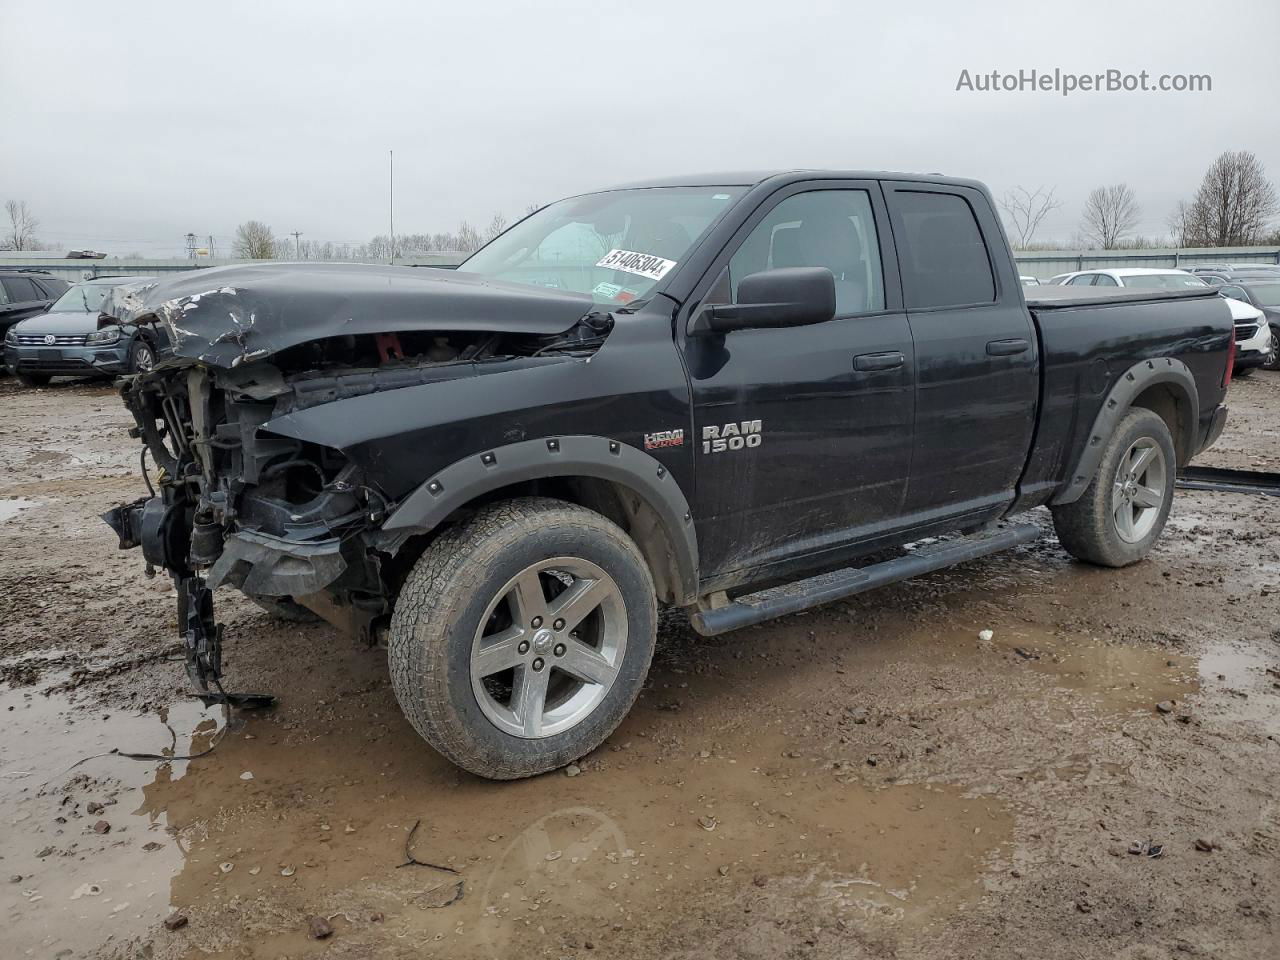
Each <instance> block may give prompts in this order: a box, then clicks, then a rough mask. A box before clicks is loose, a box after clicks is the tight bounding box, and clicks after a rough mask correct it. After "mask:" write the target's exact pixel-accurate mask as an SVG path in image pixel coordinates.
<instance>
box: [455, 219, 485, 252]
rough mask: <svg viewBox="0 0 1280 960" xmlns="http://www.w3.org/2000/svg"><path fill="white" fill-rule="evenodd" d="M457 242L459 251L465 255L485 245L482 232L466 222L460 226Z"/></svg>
mask: <svg viewBox="0 0 1280 960" xmlns="http://www.w3.org/2000/svg"><path fill="white" fill-rule="evenodd" d="M457 240H458V250H460V251H462V252H463V253H470V252H471V251H473V250H479V249H480V247H481V246H483V245H484V238H483V237H482V236H481V235H480V231H479V230H477V229H476V228H475V227H473V226H472V225H471V224H469V223H467V221H465V220H463V221H462V223H460V224H459V225H458V237H457Z"/></svg>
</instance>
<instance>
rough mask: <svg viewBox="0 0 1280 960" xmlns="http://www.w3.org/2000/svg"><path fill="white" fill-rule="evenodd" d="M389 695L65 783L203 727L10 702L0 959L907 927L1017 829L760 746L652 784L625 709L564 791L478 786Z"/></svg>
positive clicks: (187, 720)
mask: <svg viewBox="0 0 1280 960" xmlns="http://www.w3.org/2000/svg"><path fill="white" fill-rule="evenodd" d="M385 697H386V695H385V690H384V689H379V690H378V691H377V692H370V693H368V694H366V695H365V697H364V698H363V699H364V700H365V702H363V703H362V704H360V705H359V706H355V705H354V704H353V705H351V706H353V707H354V709H352V710H351V714H352V716H351V720H357V719H361V718H363V720H364V721H365V722H364V723H359V722H342V723H337V724H335V725H333V726H331V727H329V728H328V729H324V730H323V731H319V730H316V729H314V728H313V727H312V726H311V725H310V724H309V723H306V722H304V721H302V720H301V719H300V718H298V717H295V716H293V715H291V713H290V711H289V710H288V708H287V707H285V708H282V709H280V710H279V711H277V712H276V713H274V714H272V715H263V716H252V715H243V716H242V718H239V719H237V720H236V721H235V724H236V726H235V727H234V728H233V729H232V730H230V731H228V732H227V733H226V735H225V736H224V737H222V738H221V739H220V740H219V742H218V743H217V746H216V748H215V750H214V752H213V753H212V754H211V755H209V756H207V757H205V758H202V759H198V760H194V761H191V762H184V761H174V762H172V763H156V762H151V763H143V762H133V761H129V760H125V759H123V758H120V757H115V756H105V757H98V758H96V759H94V760H91V761H89V762H87V763H84V764H81V765H80V766H78V767H76V768H75V769H73V770H70V771H69V772H66V771H67V768H68V767H70V766H71V765H72V764H73V763H75V761H76V760H78V759H80V758H81V757H83V756H88V755H94V754H100V753H106V752H108V751H110V750H112V749H113V748H115V749H123V750H128V751H146V752H160V751H162V750H165V749H168V750H172V751H177V752H179V753H185V752H192V751H198V750H199V749H202V748H204V747H205V746H207V745H208V744H209V743H210V742H211V739H212V738H214V737H217V736H218V733H217V732H215V728H216V727H217V726H218V724H219V722H220V713H219V712H218V711H206V710H205V709H204V708H203V707H201V706H200V705H199V704H198V703H196V702H179V703H175V704H174V705H173V706H172V707H171V708H170V709H169V710H168V711H167V713H166V714H162V715H155V714H153V715H149V716H128V715H120V714H115V713H109V714H98V715H89V714H87V713H86V712H85V709H84V708H70V707H69V705H68V703H67V702H66V701H65V700H62V699H59V698H57V697H48V698H46V697H43V696H41V695H39V694H35V695H30V694H24V693H21V692H13V693H6V694H4V695H3V700H0V710H3V715H4V717H5V719H6V722H7V724H8V731H9V732H8V733H7V735H6V741H5V746H4V748H3V751H2V752H0V811H2V814H0V815H2V816H3V821H4V823H5V824H6V827H5V836H4V839H3V842H2V843H0V847H2V848H3V849H2V851H0V852H2V853H3V857H4V860H3V868H2V869H3V871H4V872H5V873H6V874H8V875H17V876H20V877H21V880H20V881H18V882H14V883H9V884H6V885H5V887H4V888H3V890H2V892H0V898H2V900H3V904H4V906H3V912H2V914H0V915H2V916H3V917H4V919H5V923H6V926H7V933H8V942H9V943H10V944H17V945H21V948H22V951H23V952H24V953H27V952H29V953H30V955H33V956H35V955H39V956H53V955H55V954H56V953H57V952H58V951H59V950H63V949H71V950H73V951H74V952H75V953H76V955H79V954H81V953H82V952H85V951H88V950H89V949H90V948H91V947H98V948H101V947H102V945H103V944H104V943H105V944H107V945H108V946H113V945H114V948H115V949H117V950H120V949H122V948H124V947H125V946H126V945H129V946H136V945H137V943H140V942H145V941H148V940H152V939H154V940H155V941H156V943H155V948H156V949H158V950H160V949H162V948H163V949H162V953H161V954H160V955H184V954H186V953H188V952H192V951H198V952H201V953H203V952H208V951H212V952H213V953H215V954H219V953H222V952H225V951H231V950H233V949H234V948H236V945H237V944H239V943H242V942H252V943H253V944H254V945H255V949H257V950H262V951H264V953H263V955H267V956H275V955H277V954H285V955H289V956H299V955H307V954H308V953H309V952H312V951H319V950H321V949H323V944H322V943H319V942H317V941H315V940H313V939H311V938H310V936H309V934H308V918H309V917H312V916H315V915H320V916H324V917H326V918H328V919H329V922H330V923H332V925H333V926H334V927H335V928H336V934H335V936H337V937H340V938H342V939H343V941H344V942H362V941H368V942H369V943H374V942H375V941H376V942H381V943H387V942H390V943H397V944H402V945H404V946H406V947H412V948H413V949H414V950H417V951H421V952H422V953H423V954H425V955H439V956H493V957H504V956H508V955H509V951H511V950H514V949H516V948H518V947H520V946H521V945H530V944H541V945H545V946H547V947H551V946H553V945H556V944H562V943H565V942H568V940H569V939H572V938H576V940H577V941H578V942H582V941H585V940H591V941H594V942H595V943H597V944H601V945H606V944H608V943H609V941H610V940H611V938H613V937H615V936H618V935H619V933H618V931H622V930H628V931H629V932H631V933H634V929H635V927H636V925H637V924H638V923H647V922H654V921H656V920H660V918H661V917H662V915H663V913H662V912H663V911H664V910H671V911H673V912H677V911H678V910H679V909H680V908H681V906H682V905H684V904H686V903H687V902H688V901H689V900H690V899H705V900H707V902H708V903H711V902H735V901H738V900H743V901H744V902H745V901H747V900H749V898H750V897H752V896H765V895H777V894H780V893H785V894H786V895H795V896H807V897H811V898H815V899H816V901H817V902H820V903H821V904H822V905H823V907H824V909H828V910H830V911H831V912H832V914H833V915H835V916H836V917H842V918H846V919H849V920H851V921H853V920H856V921H857V922H859V923H865V922H867V921H871V922H881V923H884V924H889V925H894V926H896V927H899V928H901V927H903V926H906V927H908V928H910V927H913V926H915V925H918V924H922V923H924V922H926V921H927V920H929V919H930V918H932V917H934V916H936V915H939V914H946V913H950V912H953V911H955V910H956V909H959V908H961V907H963V906H965V905H967V904H969V903H972V902H975V901H976V900H977V899H978V897H979V896H980V895H981V893H982V890H983V887H982V884H981V877H982V873H983V870H984V865H985V864H986V863H987V862H988V861H990V860H991V859H992V858H993V857H998V856H1002V855H1003V854H1004V853H1007V851H1004V850H1003V848H1004V847H1005V846H1007V844H1008V842H1009V837H1010V836H1011V832H1012V817H1011V815H1010V814H1009V812H1008V811H1007V810H1006V809H1005V807H1004V806H1003V805H1002V803H1001V802H1000V801H997V800H995V799H993V798H990V797H982V796H969V795H966V794H965V792H964V791H963V790H961V789H960V788H957V787H952V786H945V785H932V784H909V785H906V784H904V785H891V786H884V785H878V784H872V783H869V782H863V781H862V780H861V779H859V778H858V777H848V776H842V775H840V774H839V773H838V771H837V772H833V771H832V770H831V769H830V768H829V767H828V766H827V765H826V764H824V763H823V762H822V761H821V760H820V759H817V758H801V757H800V756H799V755H798V754H797V753H796V752H795V751H789V750H788V749H787V742H786V740H785V739H784V738H782V737H778V736H770V737H768V738H765V739H760V738H754V739H753V740H751V741H749V742H747V741H733V742H730V741H725V742H722V743H719V744H717V745H716V746H715V747H714V749H709V750H700V751H698V752H696V753H692V752H691V753H690V755H689V756H687V757H683V758H676V759H671V758H670V757H669V755H668V756H667V758H666V759H665V760H663V761H662V762H661V763H659V761H658V757H659V755H660V754H661V753H662V751H661V749H660V748H659V747H658V746H656V745H655V744H654V743H652V742H650V741H649V738H648V737H647V736H646V735H645V733H644V732H643V731H644V730H645V729H647V728H648V727H649V726H651V725H652V723H653V722H654V718H653V717H652V716H649V717H648V718H647V722H646V718H645V717H644V716H643V714H644V713H645V712H646V711H643V710H642V711H641V714H642V715H641V716H637V717H633V718H632V719H631V720H629V721H628V722H627V724H625V725H624V727H623V728H622V730H621V731H620V732H619V734H618V735H617V736H615V738H614V741H613V746H612V748H610V747H608V746H607V747H605V748H603V752H605V753H606V754H607V757H608V760H607V761H606V762H603V763H601V762H598V761H597V762H592V761H590V760H588V761H586V762H584V765H583V766H584V769H583V772H582V773H581V774H580V775H578V776H575V777H569V776H566V775H564V774H563V773H560V774H552V775H548V776H545V777H540V778H537V779H534V780H529V781H522V782H518V783H511V784H494V783H488V782H484V781H479V780H476V779H474V778H471V777H469V776H466V775H462V774H460V773H458V772H457V771H456V770H455V769H454V768H452V767H451V766H449V765H448V764H447V763H445V762H444V761H443V760H441V759H439V758H438V757H436V756H435V755H434V754H433V753H431V752H430V751H429V750H427V749H426V748H425V747H424V746H423V745H422V744H421V742H420V741H419V740H418V739H417V737H416V735H415V734H413V733H412V731H410V730H409V729H408V728H407V726H406V725H405V724H404V723H403V722H402V721H401V720H400V719H399V717H398V716H394V715H392V714H391V713H390V712H388V713H385V714H384V713H383V712H382V711H383V710H384V709H385V710H387V711H391V710H394V703H389V702H387V700H386V698H385ZM10 707H12V709H11V710H10V709H9V708H10ZM344 712H345V711H344ZM648 712H650V713H651V712H652V711H648ZM72 717H77V718H78V719H76V720H75V721H74V722H68V721H69V720H70V719H71V718H72ZM344 719H346V718H344ZM632 730H634V731H638V732H636V733H634V734H631V733H629V732H628V731H632ZM46 779H47V780H48V783H47V784H45V783H44V781H45V780H46ZM90 803H94V804H98V803H103V804H105V807H104V808H103V810H101V811H98V810H97V808H96V806H95V807H93V808H92V809H93V810H94V812H93V813H90V812H89V810H90V809H91V808H90V807H89V804H90ZM59 818H62V820H65V822H60V821H59ZM99 820H105V821H107V822H108V823H110V832H109V833H95V832H94V824H95V823H97V822H98V821H99ZM415 824H417V829H416V831H415V830H414V826H415ZM411 831H412V834H411ZM157 844H158V846H154V845H157ZM148 845H152V846H148ZM47 848H52V849H47ZM40 854H44V855H43V856H41V855H40ZM409 854H412V856H413V858H414V859H417V860H421V861H425V862H427V863H429V864H434V865H435V866H423V865H416V864H411V865H405V864H406V861H407V857H408V855H409ZM452 871H457V872H456V873H455V872H452ZM171 909H173V910H177V911H179V912H181V913H183V914H184V915H186V916H188V917H189V918H190V922H189V923H188V925H187V926H186V927H184V928H183V929H182V930H180V931H177V932H173V933H170V932H168V931H165V930H163V929H161V928H160V924H161V921H162V920H163V919H164V918H165V917H166V916H167V915H168V914H169V913H170V911H171ZM615 925H617V929H616V930H615ZM163 950H167V951H169V952H168V953H163ZM255 955H257V954H255Z"/></svg>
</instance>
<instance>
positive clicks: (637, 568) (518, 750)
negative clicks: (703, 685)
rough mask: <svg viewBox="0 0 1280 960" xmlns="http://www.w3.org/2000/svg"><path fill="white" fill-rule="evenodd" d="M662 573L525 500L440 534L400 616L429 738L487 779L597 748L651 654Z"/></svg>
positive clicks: (620, 544)
mask: <svg viewBox="0 0 1280 960" xmlns="http://www.w3.org/2000/svg"><path fill="white" fill-rule="evenodd" d="M656 623H657V610H656V603H655V599H654V588H653V580H652V578H651V577H650V575H649V569H648V567H647V566H646V565H645V562H644V558H643V557H641V555H640V552H639V551H638V550H637V549H636V546H635V544H634V543H633V542H632V541H631V540H630V538H628V537H627V535H626V534H625V533H623V531H622V530H621V529H619V528H618V527H617V526H616V525H615V524H613V523H612V522H610V521H609V520H607V519H605V518H604V517H602V516H600V515H599V514H597V513H595V512H593V511H591V510H587V509H585V508H583V507H579V506H576V505H574V504H569V503H564V502H561V501H557V500H548V499H533V498H530V499H521V500H512V501H508V502H505V503H501V504H495V505H493V506H490V507H486V508H484V509H483V510H481V511H480V512H478V513H477V514H476V515H475V516H474V517H472V518H471V519H469V520H467V521H464V522H463V523H461V524H459V525H458V526H457V527H454V528H452V529H450V530H448V531H446V532H445V533H443V534H442V535H441V536H440V537H439V539H437V540H436V541H435V542H434V543H432V544H431V546H429V547H428V548H427V549H426V551H425V552H424V553H423V555H422V556H421V557H420V558H419V559H418V562H417V563H416V564H415V565H414V567H413V569H412V570H411V571H410V573H409V576H408V578H407V580H406V581H405V584H404V586H403V587H402V588H401V591H400V596H399V598H398V599H397V601H396V608H395V613H394V615H393V616H392V619H391V635H390V642H389V654H388V655H389V660H390V666H391V680H392V686H393V688H394V689H395V693H396V698H397V699H398V700H399V702H400V706H401V708H402V709H403V710H404V712H405V715H406V716H407V717H408V718H409V722H410V723H412V724H413V727H414V729H416V730H417V731H418V733H420V734H421V735H422V736H423V737H424V738H425V739H426V740H427V742H428V743H430V744H431V745H432V746H433V747H435V748H436V749H437V750H438V751H440V753H442V754H444V756H446V757H447V758H448V759H450V760H452V761H453V762H454V763H456V764H457V765H458V766H460V767H463V768H464V769H466V770H469V771H471V772H472V773H475V774H479V775H480V776H482V777H489V778H492V779H496V780H510V779H515V778H517V777H527V776H532V775H534V774H537V773H544V772H546V771H548V770H554V769H556V768H557V767H561V766H563V765H564V764H566V763H569V762H570V761H572V760H576V759H578V758H579V757H581V756H583V755H584V754H587V753H589V752H590V751H592V750H594V749H595V748H596V747H597V746H599V745H600V744H601V743H602V742H603V741H604V739H605V738H606V737H607V736H608V735H609V734H610V733H612V732H613V730H614V728H616V727H617V725H618V724H619V723H620V722H621V720H622V718H623V717H624V716H626V713H627V711H628V710H629V709H630V708H631V705H632V703H634V702H635V699H636V696H637V695H638V694H639V692H640V688H641V686H642V684H643V683H644V677H645V674H646V673H647V672H648V669H649V661H650V659H651V658H652V656H653V646H654V638H655V634H656Z"/></svg>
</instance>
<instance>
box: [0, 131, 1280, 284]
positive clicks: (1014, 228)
mask: <svg viewBox="0 0 1280 960" xmlns="http://www.w3.org/2000/svg"><path fill="white" fill-rule="evenodd" d="M998 205H999V207H1000V210H1001V212H1002V213H1003V215H1004V221H1005V226H1006V228H1007V229H1008V231H1009V234H1010V241H1011V243H1012V244H1013V246H1014V247H1015V248H1016V249H1019V250H1036V249H1042V250H1043V249H1083V248H1101V249H1104V250H1115V249H1135V248H1149V247H1248V246H1255V245H1261V244H1266V245H1280V228H1278V227H1277V226H1276V224H1275V222H1274V221H1275V218H1276V215H1277V213H1280V198H1278V197H1277V194H1276V189H1275V187H1274V186H1273V185H1272V183H1271V181H1270V180H1268V179H1267V174H1266V170H1265V169H1264V167H1263V165H1262V162H1261V161H1260V160H1258V158H1257V157H1256V156H1255V155H1254V154H1253V153H1250V152H1249V151H1247V150H1240V151H1227V152H1225V153H1222V154H1220V155H1219V156H1218V158H1217V159H1216V160H1214V161H1213V163H1212V164H1210V166H1209V169H1208V170H1206V171H1205V173H1204V176H1203V177H1202V178H1201V180H1200V186H1199V187H1198V188H1197V189H1196V191H1195V193H1194V194H1193V195H1192V196H1191V198H1190V199H1186V200H1180V201H1179V202H1178V204H1177V206H1176V207H1175V208H1174V210H1173V212H1172V213H1171V214H1170V215H1169V218H1168V220H1167V221H1166V224H1167V226H1168V228H1169V235H1168V236H1166V237H1147V236H1143V235H1141V234H1138V233H1136V232H1135V231H1136V229H1137V226H1138V224H1139V223H1141V222H1142V207H1141V206H1140V205H1139V203H1138V197H1137V194H1136V192H1135V191H1134V190H1133V188H1132V187H1130V186H1129V185H1128V184H1127V183H1116V184H1110V185H1106V186H1100V187H1095V188H1094V189H1093V190H1091V191H1090V192H1089V195H1088V197H1087V198H1086V199H1085V202H1084V206H1083V208H1082V209H1081V212H1080V220H1079V227H1078V229H1077V230H1076V232H1075V233H1074V234H1073V235H1072V236H1071V237H1070V238H1069V239H1068V240H1067V241H1066V243H1062V242H1060V241H1053V242H1050V241H1043V240H1037V239H1036V234H1037V233H1038V232H1039V230H1040V228H1041V227H1042V225H1043V223H1044V221H1045V219H1046V218H1047V217H1048V216H1049V214H1051V213H1052V212H1054V211H1055V210H1058V209H1060V208H1061V207H1062V202H1061V201H1060V200H1059V199H1058V198H1057V196H1056V195H1055V190H1054V189H1053V188H1050V187H1045V186H1040V187H1037V188H1035V189H1034V190H1029V189H1027V188H1026V187H1022V186H1016V187H1014V188H1013V189H1012V190H1010V191H1008V192H1006V193H1005V194H1004V195H1003V196H1002V197H1001V198H1000V199H999V201H998ZM536 209H537V205H536V204H535V205H531V206H530V207H529V208H528V209H527V210H526V211H525V215H526V216H527V215H528V214H530V213H532V212H533V211H535V210H536ZM5 213H6V214H7V215H8V218H9V226H8V228H7V230H6V231H5V233H4V235H3V236H0V250H45V249H48V245H46V244H44V243H42V242H41V241H40V240H39V239H38V238H37V236H36V231H37V230H38V229H39V226H40V221H39V220H37V219H36V217H35V215H34V214H33V213H32V211H31V209H30V208H29V207H28V206H27V204H26V201H20V200H9V201H8V202H6V203H5ZM506 228H507V219H506V217H504V216H503V215H502V214H501V213H495V214H494V215H493V217H492V218H491V219H490V220H489V223H488V224H487V225H486V226H485V227H483V228H480V227H476V226H473V225H472V224H471V223H470V222H468V221H466V220H464V221H463V222H462V223H460V224H459V225H458V228H457V230H455V231H453V232H447V231H446V232H443V233H406V234H396V235H395V236H391V235H389V234H380V235H378V236H375V237H373V238H372V239H370V240H369V241H368V242H366V243H355V244H353V243H334V242H331V241H317V240H311V239H305V240H304V239H302V238H301V237H300V236H293V235H282V236H277V235H276V233H275V231H274V230H273V229H272V228H271V226H269V225H268V224H266V223H265V222H263V221H261V220H247V221H245V222H244V223H242V224H240V225H239V226H238V227H237V228H236V233H235V238H234V240H233V241H232V244H231V253H232V256H234V257H238V258H241V259H245V260H350V259H367V260H390V259H395V258H399V257H416V256H422V255H425V254H432V253H471V252H472V251H474V250H477V249H479V248H480V247H481V246H483V245H484V244H486V243H488V242H489V241H490V240H492V239H493V238H494V237H496V236H497V235H498V234H500V233H502V231H503V230H505V229H506Z"/></svg>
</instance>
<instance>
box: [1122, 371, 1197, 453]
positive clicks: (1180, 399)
mask: <svg viewBox="0 0 1280 960" xmlns="http://www.w3.org/2000/svg"><path fill="white" fill-rule="evenodd" d="M1130 406H1134V407H1142V408H1144V409H1146V410H1150V411H1151V412H1152V413H1154V414H1155V415H1156V416H1158V417H1159V418H1160V419H1161V420H1163V421H1164V423H1165V426H1167V427H1168V428H1169V433H1170V435H1171V436H1172V437H1173V449H1174V452H1175V453H1176V454H1177V458H1178V465H1179V466H1183V465H1184V464H1186V462H1187V461H1188V460H1190V459H1191V450H1190V449H1189V445H1188V437H1189V435H1190V434H1191V429H1190V427H1191V426H1192V418H1193V417H1194V412H1193V411H1192V410H1191V403H1190V401H1189V400H1188V399H1187V397H1186V394H1184V393H1183V392H1182V391H1181V390H1178V389H1176V388H1174V387H1173V386H1172V385H1171V384H1168V383H1155V384H1152V385H1151V386H1149V387H1147V388H1146V389H1145V390H1143V391H1142V392H1141V393H1140V394H1138V395H1137V396H1136V397H1134V398H1133V403H1132V404H1130Z"/></svg>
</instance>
